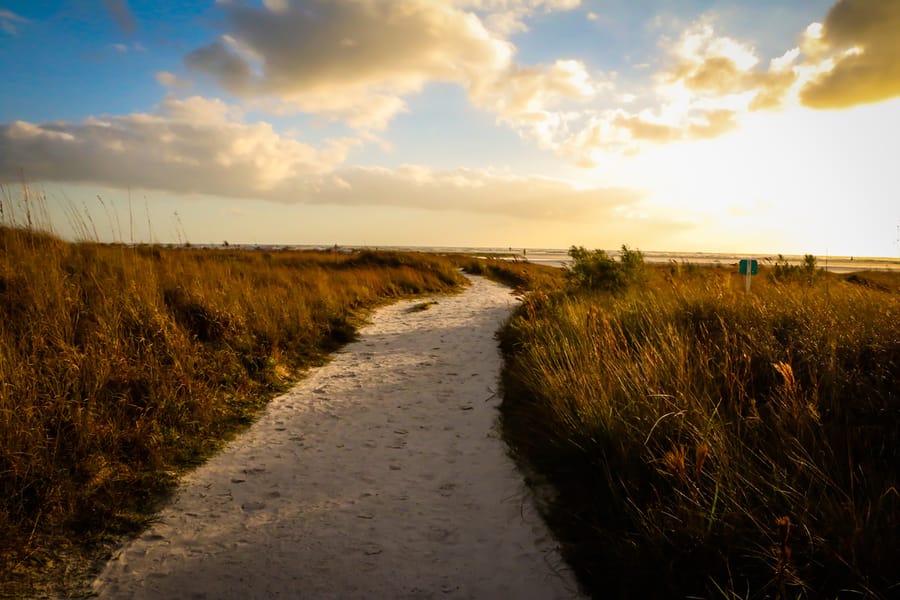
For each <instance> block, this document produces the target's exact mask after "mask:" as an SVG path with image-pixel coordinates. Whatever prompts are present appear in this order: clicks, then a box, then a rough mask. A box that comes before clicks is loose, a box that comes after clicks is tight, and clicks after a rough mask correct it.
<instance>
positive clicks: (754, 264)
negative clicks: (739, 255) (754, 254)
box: [740, 258, 759, 275]
mask: <svg viewBox="0 0 900 600" xmlns="http://www.w3.org/2000/svg"><path fill="white" fill-rule="evenodd" d="M748 265H749V266H750V274H751V275H756V274H757V273H759V262H758V261H755V260H747V259H746V258H745V259H742V260H741V262H740V269H741V275H746V274H747V266H748Z"/></svg>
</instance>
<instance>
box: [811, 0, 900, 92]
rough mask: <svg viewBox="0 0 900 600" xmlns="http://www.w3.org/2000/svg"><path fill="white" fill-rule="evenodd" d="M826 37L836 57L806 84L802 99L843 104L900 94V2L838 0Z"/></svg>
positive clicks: (824, 31) (824, 32) (823, 39)
mask: <svg viewBox="0 0 900 600" xmlns="http://www.w3.org/2000/svg"><path fill="white" fill-rule="evenodd" d="M821 42H822V44H823V45H824V46H825V48H827V51H828V52H829V54H831V55H832V56H833V58H834V60H835V61H836V62H835V65H834V68H833V69H831V70H830V71H828V72H826V73H823V74H822V75H820V76H819V77H818V78H816V79H814V80H812V81H811V82H809V83H808V84H807V85H805V86H804V87H803V89H802V90H801V92H800V100H801V101H802V102H803V104H805V105H806V106H809V107H811V108H821V109H839V108H846V107H849V106H854V105H857V104H869V103H872V102H880V101H882V100H887V99H889V98H893V97H896V96H900V2H898V1H897V0H838V2H837V3H836V4H834V6H832V7H831V10H829V11H828V16H827V17H826V18H825V23H824V27H823V29H822V37H821ZM853 48H856V49H857V51H856V52H851V53H849V54H846V53H845V52H846V51H847V50H850V49H853Z"/></svg>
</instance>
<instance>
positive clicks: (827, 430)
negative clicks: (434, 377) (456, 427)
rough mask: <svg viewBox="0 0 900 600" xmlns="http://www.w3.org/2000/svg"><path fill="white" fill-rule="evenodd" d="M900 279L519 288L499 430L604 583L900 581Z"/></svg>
mask: <svg viewBox="0 0 900 600" xmlns="http://www.w3.org/2000/svg"><path fill="white" fill-rule="evenodd" d="M898 277H900V275H897V274H894V275H888V274H875V275H872V274H857V275H855V276H849V277H835V276H828V277H816V278H815V279H813V280H810V279H808V278H806V279H802V280H801V279H796V280H787V281H785V280H782V281H778V280H775V279H772V278H768V277H766V276H765V274H763V276H760V277H757V278H755V280H754V286H753V291H752V292H751V293H750V294H745V293H743V287H742V278H741V277H740V276H738V275H737V274H732V273H731V272H730V271H728V270H725V269H715V268H709V269H704V268H698V267H689V266H683V267H681V266H680V267H678V268H674V267H673V268H668V269H667V268H659V269H651V274H650V277H649V280H648V281H647V282H646V283H644V284H643V285H635V286H632V287H630V288H629V289H626V290H625V291H622V292H620V293H617V294H612V293H604V292H588V291H584V290H575V289H569V290H566V291H557V292H553V293H534V294H531V295H530V296H529V297H528V298H527V299H526V301H525V303H524V304H523V306H522V307H521V308H520V309H519V310H518V312H517V313H516V314H515V315H514V317H513V319H512V320H511V321H510V323H509V324H508V326H507V327H506V328H505V330H504V331H503V333H502V343H503V347H504V351H505V353H506V366H505V371H504V376H503V381H504V389H505V399H504V403H503V407H502V411H503V423H504V431H505V435H506V438H507V440H508V442H509V443H510V444H511V446H512V447H513V448H514V450H515V452H516V453H517V455H518V457H519V458H521V459H522V460H523V461H525V462H526V463H527V464H528V465H529V466H530V467H532V468H534V469H536V470H537V471H538V472H539V473H540V474H541V475H542V476H543V477H545V478H547V479H549V480H550V481H551V482H552V483H553V484H554V485H555V486H556V488H557V490H558V492H559V495H558V497H557V499H556V501H555V502H554V504H553V507H552V508H551V512H550V521H551V525H552V526H553V527H554V529H555V530H556V532H557V534H558V535H560V536H561V537H562V539H563V540H564V543H565V546H566V552H567V557H568V559H569V560H570V561H571V562H572V563H573V565H574V567H575V568H576V571H577V572H578V574H579V576H580V578H581V580H582V582H583V583H584V584H585V585H586V586H587V588H588V589H589V590H590V591H591V592H592V593H593V594H594V596H596V597H610V598H645V597H656V598H660V597H669V598H683V597H701V598H713V597H717V598H787V597H791V598H797V597H808V598H836V597H882V598H888V597H897V596H898V594H900V562H898V561H897V558H896V556H897V555H896V552H897V540H900V493H898V490H900V481H898V479H900V294H898V292H897V289H898V288H897V283H898Z"/></svg>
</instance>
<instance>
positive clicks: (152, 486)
mask: <svg viewBox="0 0 900 600" xmlns="http://www.w3.org/2000/svg"><path fill="white" fill-rule="evenodd" d="M462 281H463V279H462V278H461V276H460V275H459V273H458V270H457V268H456V267H455V266H454V265H453V264H452V263H451V262H450V261H449V260H446V259H442V258H439V257H435V256H430V255H422V254H411V253H409V254H402V253H381V252H379V253H375V252H358V253H353V254H345V253H338V252H324V253H323V252H297V251H277V252H263V251H252V250H246V251H241V250H233V249H219V250H217V249H208V250H197V249H189V248H169V249H167V248H162V247H157V246H143V247H141V246H138V247H134V246H125V245H121V244H119V245H102V244H98V243H91V242H86V243H67V242H64V241H62V240H60V239H58V238H56V237H54V236H52V235H48V234H44V233H39V232H36V231H34V230H31V229H29V228H28V227H27V226H25V227H22V226H19V227H9V226H0V531H2V532H3V533H2V535H0V588H5V589H7V590H10V589H19V590H23V589H28V588H27V585H26V584H27V581H26V583H22V581H19V582H18V583H16V581H17V579H21V578H25V579H28V578H29V577H30V578H32V579H33V578H35V577H37V578H40V577H41V576H42V575H41V573H42V572H45V571H46V570H47V569H48V568H49V566H48V565H50V564H51V563H52V561H54V560H55V559H56V558H58V551H59V549H60V548H65V547H66V546H77V545H78V544H82V545H85V544H90V543H91V542H92V540H97V539H99V538H101V537H102V536H103V535H105V534H109V533H117V532H122V531H129V530H132V529H133V528H134V527H136V526H138V525H140V524H141V523H142V522H144V520H145V519H146V518H147V514H148V512H147V510H148V508H149V507H150V506H151V505H152V502H153V501H154V499H156V498H158V497H159V493H160V492H163V491H165V490H168V489H169V488H170V486H171V485H172V484H173V482H174V480H175V477H176V475H177V474H178V472H179V471H181V470H183V469H184V468H185V467H187V466H190V465H193V464H196V463H197V462H198V461H199V460H201V459H202V458H203V457H206V456H208V455H209V454H210V452H211V451H213V450H214V449H215V448H216V447H218V446H219V445H220V444H221V442H222V440H223V439H224V438H226V437H228V435H229V434H231V433H232V432H234V431H235V430H236V429H238V428H240V427H241V426H243V425H245V424H247V423H249V422H250V420H251V419H252V418H253V416H254V415H255V414H256V413H257V411H258V410H259V409H260V408H261V407H262V406H263V405H264V403H265V401H266V399H267V398H269V397H271V395H272V394H273V393H274V392H276V391H279V390H283V389H284V388H285V385H286V384H287V383H288V382H290V381H292V380H293V379H295V378H297V377H298V375H299V374H300V372H301V371H302V370H303V369H304V368H306V367H308V366H310V365H312V364H315V363H317V362H319V361H320V360H322V358H323V356H324V355H325V353H326V352H328V351H329V350H332V349H334V348H335V347H337V346H338V345H340V344H342V343H344V342H347V341H348V340H350V339H351V338H352V337H353V335H354V325H355V324H356V323H357V322H358V319H359V317H360V314H361V312H360V311H362V310H364V309H368V308H371V307H373V306H375V305H377V304H379V303H381V302H384V301H386V300H388V299H390V298H397V297H400V296H407V295H413V294H421V293H426V292H429V293H430V292H439V291H449V290H452V289H454V288H456V287H457V286H459V285H460V284H461V283H462ZM14 584H15V585H19V586H20V587H12V586H13V585H14ZM23 585H25V586H26V587H21V586H23Z"/></svg>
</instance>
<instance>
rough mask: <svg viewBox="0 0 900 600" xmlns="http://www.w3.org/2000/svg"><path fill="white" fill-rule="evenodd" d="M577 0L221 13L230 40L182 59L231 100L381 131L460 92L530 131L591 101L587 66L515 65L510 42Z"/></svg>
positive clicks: (351, 3)
mask: <svg viewBox="0 0 900 600" xmlns="http://www.w3.org/2000/svg"><path fill="white" fill-rule="evenodd" d="M578 5H579V1H578V0H278V1H277V2H275V1H273V0H270V1H269V2H267V3H265V5H264V6H263V7H259V6H251V5H247V4H244V3H240V2H226V3H223V4H222V10H223V11H224V12H225V14H226V17H227V22H228V32H227V33H226V34H224V35H222V36H221V37H220V38H219V39H218V40H216V41H214V42H212V43H210V44H208V45H206V46H203V47H201V48H197V49H196V50H194V51H192V52H190V53H189V54H188V55H187V56H186V57H185V62H186V64H187V66H188V68H189V69H191V70H192V71H194V72H196V73H203V74H206V75H208V76H211V77H212V78H213V79H215V80H216V81H217V82H218V83H219V84H220V85H222V86H223V87H224V88H225V89H227V90H228V91H229V92H231V93H232V94H234V95H236V96H238V97H240V98H243V99H246V100H254V101H256V102H258V103H259V102H260V101H261V103H262V105H268V106H270V107H276V109H277V110H279V111H280V112H285V111H287V110H290V109H294V110H298V111H306V112H312V113H317V114H320V115H325V116H329V117H332V118H335V119H339V120H342V121H345V122H346V123H348V124H349V125H350V126H352V127H354V128H356V129H383V128H385V127H386V126H387V125H388V123H389V122H390V120H391V119H392V118H393V117H394V116H396V115H397V114H398V113H400V112H402V111H403V110H405V108H406V103H405V100H404V98H405V97H407V96H408V95H410V94H414V93H417V92H419V91H421V90H422V89H423V87H424V86H425V85H426V84H427V83H429V82H451V83H457V84H459V85H461V86H463V87H464V88H466V89H467V90H468V91H469V94H470V96H471V98H472V100H473V103H474V104H475V105H477V106H479V107H482V108H487V109H490V110H494V111H496V112H497V114H498V118H499V119H500V120H502V121H504V122H507V123H511V124H514V125H516V124H520V123H521V122H522V121H525V122H527V123H528V127H530V128H533V123H534V121H535V120H536V119H538V117H539V116H540V114H541V113H546V112H547V111H550V110H551V109H553V108H555V107H556V106H559V105H562V104H565V102H566V101H568V100H572V101H579V100H584V99H586V98H590V97H591V96H592V95H593V91H594V88H595V87H596V85H598V84H595V83H594V82H593V81H592V77H591V75H590V74H589V73H588V72H587V70H586V69H585V67H584V65H583V64H582V63H580V62H578V61H574V60H559V61H556V62H554V63H553V64H550V65H536V66H520V65H518V64H516V62H515V51H516V49H515V46H514V45H513V44H512V43H511V42H510V41H509V39H508V36H509V34H510V33H512V32H513V31H518V30H521V29H522V28H524V21H523V20H524V19H526V18H527V17H528V16H529V15H532V14H534V13H535V12H538V11H542V12H549V11H555V10H570V9H572V8H575V7H577V6H578Z"/></svg>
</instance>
